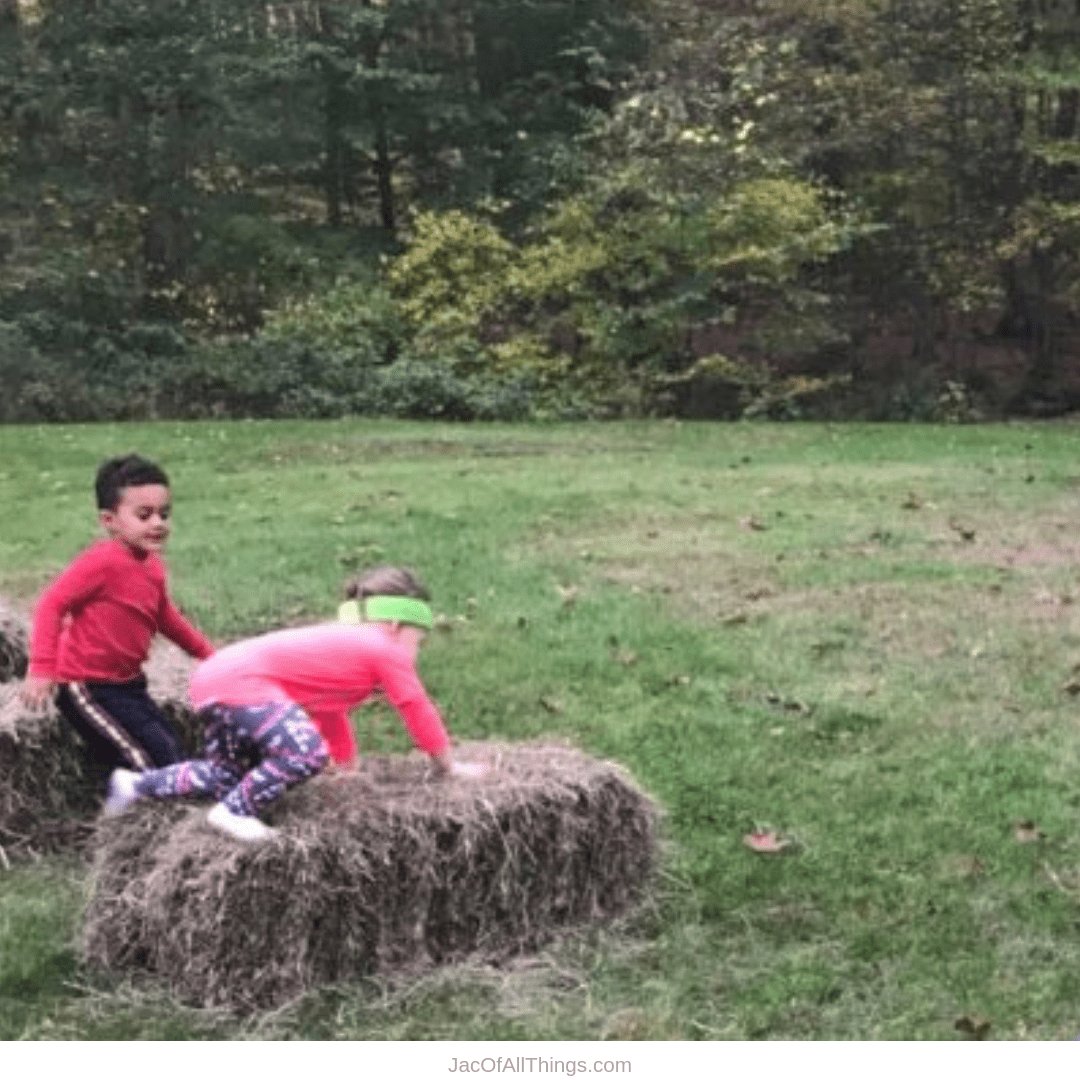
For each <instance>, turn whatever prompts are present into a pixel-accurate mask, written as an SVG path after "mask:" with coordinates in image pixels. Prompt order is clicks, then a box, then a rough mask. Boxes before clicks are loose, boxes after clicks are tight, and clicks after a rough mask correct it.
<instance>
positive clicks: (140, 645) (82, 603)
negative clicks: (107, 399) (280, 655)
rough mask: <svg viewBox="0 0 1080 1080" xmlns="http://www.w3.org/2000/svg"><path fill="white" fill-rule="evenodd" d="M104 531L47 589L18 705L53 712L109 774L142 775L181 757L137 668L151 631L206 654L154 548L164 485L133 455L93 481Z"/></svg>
mask: <svg viewBox="0 0 1080 1080" xmlns="http://www.w3.org/2000/svg"><path fill="white" fill-rule="evenodd" d="M95 490H96V493H97V505H98V519H99V521H100V523H101V525H102V527H103V528H104V529H105V531H106V532H107V533H108V539H104V540H99V541H98V542H97V543H95V544H93V545H92V546H91V547H89V548H88V549H87V550H86V551H84V552H83V553H82V554H81V555H79V556H77V557H76V558H75V559H74V561H73V562H72V563H71V564H70V565H69V566H68V568H67V569H66V570H65V571H64V572H63V573H62V574H61V575H60V576H59V577H58V578H57V579H56V580H55V581H54V582H53V583H52V584H51V585H50V586H49V587H48V588H47V589H46V590H45V592H44V593H43V594H42V595H41V598H40V599H39V601H38V605H37V608H36V610H35V612H34V621H33V626H32V629H31V632H30V669H29V672H28V673H27V678H26V684H25V686H24V688H23V701H24V702H25V703H26V705H28V706H29V707H31V708H35V709H37V708H41V707H42V706H43V705H44V704H45V703H46V701H48V699H49V697H50V695H52V694H53V693H55V694H56V704H57V706H58V708H59V709H60V712H61V713H62V714H63V716H64V717H65V718H66V719H67V721H68V722H69V723H70V724H71V726H72V727H73V728H75V730H76V731H77V732H78V733H79V734H80V735H81V736H82V737H83V739H85V740H86V743H87V744H88V748H89V752H90V755H91V757H93V758H94V759H96V760H97V761H99V762H101V764H103V765H105V766H106V767H108V768H109V769H113V768H116V767H117V766H120V765H126V766H128V767H129V768H132V769H136V770H139V771H142V770H144V769H149V768H153V767H160V766H163V765H171V764H172V763H173V762H175V761H181V760H182V759H183V758H184V757H185V756H186V755H185V753H184V749H183V747H182V746H181V744H180V741H179V740H178V739H177V737H176V733H175V732H174V731H173V729H172V727H171V726H170V724H169V721H168V720H167V719H166V717H165V716H164V714H163V713H162V712H161V710H160V709H159V708H158V707H157V705H155V704H154V702H153V701H152V700H151V699H150V696H149V694H148V693H147V690H146V676H145V674H144V673H143V669H142V668H143V664H144V663H145V662H146V659H147V657H148V656H149V653H150V644H151V642H152V641H153V638H154V635H155V634H156V633H159V632H160V633H162V634H164V635H165V636H166V637H167V638H169V639H170V640H171V641H174V642H175V643H176V644H177V645H179V646H180V648H182V649H184V650H185V651H186V652H188V653H190V655H192V656H194V657H196V658H197V659H200V660H204V659H206V658H207V657H209V656H210V655H212V654H213V652H214V647H213V645H211V643H210V642H209V640H208V639H207V638H206V637H204V636H203V635H202V634H201V633H199V631H198V630H196V629H195V627H193V626H192V625H191V624H190V623H189V622H188V621H187V620H186V619H185V618H184V617H183V615H181V614H180V612H179V611H178V610H177V609H176V607H175V606H174V605H173V603H172V601H171V600H170V599H169V594H168V587H167V583H166V572H165V564H164V563H163V561H162V559H161V554H160V553H161V551H162V549H163V548H164V546H165V541H166V540H167V539H168V536H169V529H170V521H169V517H170V513H171V510H172V504H171V496H170V493H169V480H168V477H167V476H166V475H165V473H164V472H163V471H162V470H161V469H160V468H159V467H158V466H157V465H155V464H154V463H153V462H151V461H147V460H146V459H145V458H141V457H139V456H138V455H136V454H128V455H127V456H125V457H116V458H111V459H110V460H108V461H106V462H104V463H103V464H102V465H101V467H100V468H99V469H98V473H97V480H96V483H95Z"/></svg>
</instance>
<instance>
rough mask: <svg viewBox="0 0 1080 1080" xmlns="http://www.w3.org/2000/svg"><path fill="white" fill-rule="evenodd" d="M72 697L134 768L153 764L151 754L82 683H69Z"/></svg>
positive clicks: (140, 768) (145, 767)
mask: <svg viewBox="0 0 1080 1080" xmlns="http://www.w3.org/2000/svg"><path fill="white" fill-rule="evenodd" d="M67 688H68V691H69V693H70V694H71V699H72V700H73V701H74V702H75V705H76V706H77V707H78V710H79V712H81V713H82V714H83V716H84V717H86V719H87V720H88V721H89V722H90V723H91V724H92V725H93V726H94V727H95V728H97V730H98V731H99V732H101V734H102V735H104V736H105V738H107V739H108V740H109V741H110V742H112V743H114V744H115V745H116V746H117V747H119V748H120V750H121V751H122V752H123V753H124V755H125V756H126V757H127V759H128V761H130V762H131V765H132V767H133V768H135V769H137V770H139V772H143V771H145V770H146V769H149V768H151V767H152V766H153V762H152V761H151V760H150V756H149V755H148V754H147V752H146V751H145V750H144V749H143V748H142V747H141V746H140V745H139V744H138V743H137V742H135V740H134V739H132V737H131V736H130V735H129V734H128V733H127V732H126V731H125V730H124V729H123V727H121V726H120V724H119V723H118V722H117V721H116V720H115V719H114V718H113V717H111V716H110V715H109V714H108V713H107V712H106V711H105V710H104V709H103V708H102V707H101V706H100V705H99V704H98V703H97V702H96V701H94V699H93V698H92V697H91V696H90V694H89V693H88V692H87V689H86V687H85V686H84V685H83V684H82V683H78V682H69V683H68V684H67Z"/></svg>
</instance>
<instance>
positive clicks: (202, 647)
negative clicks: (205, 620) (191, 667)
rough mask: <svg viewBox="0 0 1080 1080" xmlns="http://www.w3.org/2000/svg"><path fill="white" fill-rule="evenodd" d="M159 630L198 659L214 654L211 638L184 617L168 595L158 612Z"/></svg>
mask: <svg viewBox="0 0 1080 1080" xmlns="http://www.w3.org/2000/svg"><path fill="white" fill-rule="evenodd" d="M158 630H159V631H160V632H161V633H162V634H164V635H165V637H167V638H168V639H169V640H170V641H172V642H175V643H176V644H177V645H179V646H180V648H181V649H183V650H184V652H186V653H187V654H188V655H189V656H194V657H195V659H196V660H205V659H206V658H207V657H209V656H213V655H214V646H213V643H212V642H211V641H210V639H209V638H208V637H206V635H205V634H203V633H201V632H200V631H199V630H196V629H195V627H194V626H192V625H191V623H189V622H188V621H187V619H185V618H184V616H183V615H182V614H181V613H180V609H179V608H177V606H176V605H175V604H174V603H173V602H172V600H170V599H169V597H168V595H166V596H165V598H164V600H162V603H161V610H160V611H159V612H158Z"/></svg>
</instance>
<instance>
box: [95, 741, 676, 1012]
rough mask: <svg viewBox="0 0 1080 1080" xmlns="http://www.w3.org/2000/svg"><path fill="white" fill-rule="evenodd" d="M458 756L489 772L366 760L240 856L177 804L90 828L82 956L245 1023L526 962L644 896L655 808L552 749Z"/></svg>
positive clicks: (619, 774) (607, 766) (617, 772)
mask: <svg viewBox="0 0 1080 1080" xmlns="http://www.w3.org/2000/svg"><path fill="white" fill-rule="evenodd" d="M462 753H463V755H464V756H471V757H474V758H476V757H481V756H482V757H484V758H486V759H487V760H489V761H498V767H497V768H494V769H493V770H492V771H491V772H490V773H489V774H488V776H487V777H485V778H484V779H483V780H481V781H479V782H475V783H469V782H463V781H460V780H441V781H435V780H433V779H431V777H430V772H429V769H428V765H427V762H426V760H425V759H423V758H422V756H420V755H411V756H409V757H404V758H402V757H380V758H372V759H369V760H367V761H365V762H363V764H362V766H361V768H360V769H359V770H358V771H356V772H353V773H336V774H334V773H330V774H324V775H322V776H319V777H316V778H315V779H313V780H312V781H310V782H308V783H306V784H304V785H302V786H300V787H298V788H296V789H294V790H293V791H291V792H290V793H289V794H288V795H287V796H286V797H285V798H284V799H282V800H281V802H280V803H279V804H278V805H277V807H276V810H275V814H274V825H275V826H276V828H277V829H278V830H279V833H280V839H279V840H278V841H276V842H273V843H270V844H264V845H257V846H255V847H248V846H243V845H239V844H237V843H235V842H234V841H231V840H229V839H227V838H224V837H220V836H218V835H217V834H216V833H213V832H212V831H211V830H210V829H209V828H208V827H207V826H206V825H205V816H204V812H203V810H202V808H198V807H192V806H189V805H184V804H177V803H153V802H149V801H147V802H145V803H139V804H137V805H136V806H135V807H134V808H132V810H131V811H129V812H128V813H127V814H124V815H121V816H120V817H118V818H114V819H105V820H103V821H101V822H100V823H99V827H98V831H97V834H96V836H95V841H94V843H95V857H94V866H93V870H92V872H91V880H90V891H89V899H88V903H87V908H86V912H85V918H84V923H83V933H82V948H83V953H84V956H85V958H86V959H87V960H88V961H90V962H91V963H96V964H100V965H103V966H105V967H107V968H111V969H113V970H128V971H130V970H138V969H146V970H148V971H151V972H154V973H155V974H156V975H157V976H158V977H159V978H162V979H164V980H165V981H166V982H167V983H168V984H169V985H170V986H171V987H172V989H173V990H174V991H175V992H176V993H177V995H178V996H179V997H180V998H181V999H182V1000H184V1001H186V1002H189V1003H192V1004H198V1005H215V1006H217V1005H224V1006H227V1007H230V1008H233V1009H236V1010H239V1011H250V1010H253V1009H261V1008H268V1007H274V1006H277V1005H280V1004H282V1003H283V1002H287V1001H289V1000H291V999H293V998H295V997H296V996H297V995H299V994H302V993H304V992H305V991H306V990H308V989H311V988H312V987H314V986H318V985H324V984H327V983H333V982H336V981H339V980H342V979H346V978H352V977H356V976H361V975H365V974H368V973H371V972H375V971H383V972H385V971H403V970H413V969H415V970H418V971H419V970H424V969H428V968H431V967H432V966H434V965H437V964H442V963H446V962H448V961H452V960H460V959H462V958H464V957H467V956H471V957H475V956H477V955H483V956H489V957H506V956H511V955H517V954H521V953H525V952H529V951H532V950H534V949H536V948H537V947H538V946H539V945H541V944H542V943H543V942H545V941H546V940H549V939H550V938H551V937H552V936H553V935H554V934H555V933H557V932H558V931H559V930H560V929H562V928H568V927H573V926H579V925H582V924H584V923H587V922H591V921H594V920H607V919H610V918H612V917H614V916H617V915H620V914H622V913H623V912H625V911H627V910H628V909H629V908H630V907H631V906H632V905H633V904H635V903H636V902H637V901H638V900H639V899H640V898H641V896H642V895H643V892H644V890H645V889H646V885H647V882H648V881H649V879H650V877H651V874H652V872H653V870H654V868H655V862H656V846H657V831H658V823H659V810H658V808H657V807H656V805H655V804H654V803H653V802H652V800H651V799H649V798H648V796H646V795H645V794H644V793H643V792H641V791H640V790H639V789H638V788H637V787H636V786H635V785H634V784H633V783H632V782H631V781H630V779H629V778H628V777H627V776H626V774H625V773H624V772H623V771H622V770H621V769H620V768H619V767H618V766H615V765H613V764H611V763H607V762H600V761H596V760H595V759H592V758H590V757H588V756H587V755H585V754H583V753H582V752H580V751H578V750H575V749H573V748H570V747H567V746H559V745H552V744H528V745H521V746H501V745H500V746H494V745H492V744H473V745H472V746H470V747H466V748H463V751H462Z"/></svg>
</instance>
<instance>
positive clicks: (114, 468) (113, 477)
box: [94, 454, 169, 510]
mask: <svg viewBox="0 0 1080 1080" xmlns="http://www.w3.org/2000/svg"><path fill="white" fill-rule="evenodd" d="M144 484H162V485H164V486H165V487H168V486H169V478H168V477H167V476H166V475H165V470H164V469H162V468H161V466H160V465H155V464H154V463H153V462H152V461H147V460H146V458H144V457H139V455H138V454H124V455H123V456H122V457H114V458H109V460H108V461H103V462H102V463H101V465H100V466H99V468H98V471H97V479H96V480H95V481H94V491H95V493H96V494H97V505H98V509H99V510H115V509H116V508H117V507H118V506H119V505H120V499H121V492H122V491H123V490H124V488H129V487H142V486H143V485H144Z"/></svg>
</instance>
